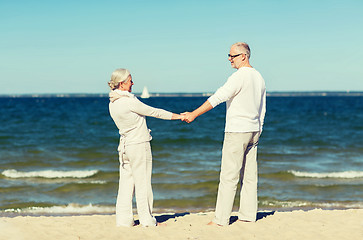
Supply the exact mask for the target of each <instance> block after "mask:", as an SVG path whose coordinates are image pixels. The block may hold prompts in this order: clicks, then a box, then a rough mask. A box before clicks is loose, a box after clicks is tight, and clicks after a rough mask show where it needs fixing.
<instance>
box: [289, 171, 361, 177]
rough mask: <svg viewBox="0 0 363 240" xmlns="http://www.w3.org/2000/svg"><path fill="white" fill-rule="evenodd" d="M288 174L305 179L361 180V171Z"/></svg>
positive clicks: (296, 172)
mask: <svg viewBox="0 0 363 240" xmlns="http://www.w3.org/2000/svg"><path fill="white" fill-rule="evenodd" d="M289 173H292V174H293V175H294V176H296V177H305V178H346V179H351V178H363V171H345V172H326V173H314V172H299V171H294V170H290V171H289Z"/></svg>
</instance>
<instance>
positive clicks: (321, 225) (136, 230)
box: [0, 209, 363, 240]
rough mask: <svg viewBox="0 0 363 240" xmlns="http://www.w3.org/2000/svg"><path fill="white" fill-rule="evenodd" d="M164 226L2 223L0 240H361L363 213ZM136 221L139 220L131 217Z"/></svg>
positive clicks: (176, 217) (195, 216)
mask: <svg viewBox="0 0 363 240" xmlns="http://www.w3.org/2000/svg"><path fill="white" fill-rule="evenodd" d="M155 216H156V218H157V220H158V221H159V222H164V223H166V226H159V227H152V228H150V227H149V228H145V227H141V226H140V225H137V226H135V227H131V228H125V227H116V226H115V216H114V215H87V216H66V217H46V216H40V217H32V216H25V217H24V216H19V217H13V218H9V217H1V218H0V229H1V231H0V239H1V240H33V239H34V240H35V239H36V240H49V239H57V240H93V239H94V240H96V239H97V240H102V239H107V240H113V239H276V240H277V239H294V240H298V239H324V240H326V239H339V240H342V239H349V240H355V239H357V240H358V239H363V209H349V210H321V209H315V210H310V211H302V210H295V211H290V212H279V211H264V212H259V213H258V221H257V222H255V223H244V222H240V221H237V217H236V214H235V213H233V214H232V217H231V221H232V222H233V223H232V224H231V225H229V226H227V227H214V226H207V225H206V224H207V223H208V222H209V221H210V220H211V219H212V217H213V212H208V213H188V212H185V213H164V214H155ZM135 219H137V216H135Z"/></svg>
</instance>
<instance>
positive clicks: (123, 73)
mask: <svg viewBox="0 0 363 240" xmlns="http://www.w3.org/2000/svg"><path fill="white" fill-rule="evenodd" d="M130 75H131V74H130V71H129V70H127V69H125V68H118V69H116V70H115V71H113V73H112V75H111V80H110V81H109V82H108V86H110V88H111V89H112V90H115V89H117V88H118V86H119V85H120V83H122V82H126V80H127V78H128V77H129V76H130Z"/></svg>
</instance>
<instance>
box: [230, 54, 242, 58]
mask: <svg viewBox="0 0 363 240" xmlns="http://www.w3.org/2000/svg"><path fill="white" fill-rule="evenodd" d="M242 54H243V53H240V54H236V55H231V54H228V57H229V58H231V59H233V58H235V57H238V56H239V55H242Z"/></svg>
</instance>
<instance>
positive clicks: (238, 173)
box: [184, 42, 266, 226]
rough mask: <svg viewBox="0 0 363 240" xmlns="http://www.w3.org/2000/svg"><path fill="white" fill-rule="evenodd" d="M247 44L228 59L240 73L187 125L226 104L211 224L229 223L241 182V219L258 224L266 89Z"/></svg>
mask: <svg viewBox="0 0 363 240" xmlns="http://www.w3.org/2000/svg"><path fill="white" fill-rule="evenodd" d="M250 55H251V52H250V48H249V46H248V44H247V43H243V42H238V43H235V44H233V45H232V46H231V49H230V52H229V54H228V60H229V61H230V62H231V66H232V67H233V68H236V69H237V71H236V72H235V73H233V74H232V75H231V76H230V77H229V78H228V80H227V82H226V83H225V84H224V85H223V86H222V87H221V88H219V89H218V90H217V91H216V92H215V93H214V94H213V95H212V96H211V97H209V98H208V99H207V101H205V102H204V103H203V104H202V105H201V106H200V107H199V108H197V109H195V110H194V111H193V112H186V113H184V115H185V120H184V121H186V122H188V123H190V122H192V121H193V120H194V119H195V118H196V117H198V116H200V115H202V114H203V113H205V112H207V111H209V110H211V109H212V108H214V107H216V106H217V105H218V104H220V103H222V102H227V111H226V125H225V135H224V142H223V149H222V162H221V173H220V182H219V187H218V195H217V204H216V210H215V217H214V219H213V220H212V221H211V222H210V223H208V225H218V226H225V225H228V224H229V218H230V215H231V213H232V208H233V202H234V198H235V195H236V190H237V185H238V183H239V181H240V182H241V193H240V206H239V211H238V219H239V220H240V221H245V222H255V221H256V217H257V144H258V140H259V137H260V134H261V132H262V126H263V122H264V117H265V112H266V88H265V81H264V79H263V78H262V76H261V74H260V73H259V72H258V71H257V70H256V69H254V68H253V67H252V66H251V65H250V62H249V58H250Z"/></svg>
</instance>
